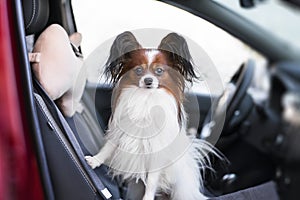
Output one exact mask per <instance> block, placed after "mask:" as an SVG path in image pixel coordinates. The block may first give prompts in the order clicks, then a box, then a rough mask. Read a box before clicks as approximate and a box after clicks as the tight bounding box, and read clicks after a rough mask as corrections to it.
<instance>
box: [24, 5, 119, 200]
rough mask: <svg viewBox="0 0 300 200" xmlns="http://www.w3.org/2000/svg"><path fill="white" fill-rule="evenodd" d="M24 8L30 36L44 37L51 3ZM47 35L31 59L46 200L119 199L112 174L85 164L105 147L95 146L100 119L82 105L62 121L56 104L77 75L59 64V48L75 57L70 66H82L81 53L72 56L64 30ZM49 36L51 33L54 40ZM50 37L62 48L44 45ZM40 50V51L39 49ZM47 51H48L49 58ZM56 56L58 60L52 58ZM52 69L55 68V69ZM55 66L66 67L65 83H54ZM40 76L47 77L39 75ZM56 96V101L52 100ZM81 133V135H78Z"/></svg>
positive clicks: (61, 71)
mask: <svg viewBox="0 0 300 200" xmlns="http://www.w3.org/2000/svg"><path fill="white" fill-rule="evenodd" d="M22 3H23V11H24V22H25V29H26V34H27V35H28V34H34V33H39V32H40V31H41V30H42V29H43V28H44V26H45V25H46V23H47V18H48V13H49V7H48V2H47V1H46V0H24V1H23V2H22ZM53 28H54V29H57V30H59V31H58V32H59V33H60V34H61V37H60V38H59V37H57V36H58V35H55V32H53V31H52V32H51V30H53ZM49 30H50V31H49ZM45 31H46V32H43V33H42V34H41V35H40V37H39V39H37V42H36V44H35V45H37V46H38V45H40V43H39V41H42V43H43V52H39V53H40V54H30V55H31V56H30V59H31V60H32V61H34V62H33V64H32V66H33V74H34V78H33V79H34V80H33V83H34V97H35V103H36V112H37V116H38V121H39V125H40V126H39V127H40V129H39V130H37V131H36V132H35V135H34V138H35V142H36V144H37V145H36V146H37V152H38V154H39V160H40V163H39V164H40V166H41V172H42V173H41V174H42V177H43V183H44V187H45V194H46V196H47V199H119V198H120V194H119V188H118V185H117V183H116V182H115V181H114V180H112V178H111V177H109V176H108V175H107V168H106V167H105V166H102V167H101V168H99V169H97V170H92V169H91V168H90V167H89V166H88V165H87V164H86V162H85V160H84V155H86V154H91V153H94V152H93V151H98V150H99V148H100V147H101V145H102V144H101V142H96V141H101V134H103V132H102V131H101V129H100V128H98V127H97V123H96V122H95V121H94V119H95V118H94V117H93V116H92V115H91V113H90V112H89V110H88V108H87V106H85V104H84V103H82V104H81V105H82V112H81V113H77V112H76V113H73V114H71V115H68V116H63V113H62V111H61V110H59V109H58V107H57V105H56V104H55V102H54V100H55V99H59V98H60V97H61V96H63V95H64V94H65V92H67V91H68V90H69V89H70V88H68V87H72V84H73V83H67V82H68V79H67V78H64V76H66V77H68V76H70V74H64V73H73V72H72V70H73V69H72V67H75V66H66V65H63V64H65V63H63V64H62V63H56V61H57V60H55V58H57V57H55V53H56V51H55V48H62V47H64V48H65V49H66V50H68V51H67V53H69V56H70V54H71V53H72V55H73V56H74V60H71V61H70V60H69V61H68V62H69V64H77V65H78V63H80V62H79V61H78V58H77V57H76V55H75V53H76V52H75V53H74V52H73V49H74V46H73V47H72V46H71V45H72V44H71V43H70V42H69V40H68V37H67V33H66V32H64V29H63V28H62V27H60V26H58V25H52V26H50V27H48V28H47V29H46V30H45ZM49 32H51V33H50V34H49ZM45 35H47V36H45ZM49 37H50V38H51V37H52V38H54V37H57V38H54V40H56V39H57V40H58V41H60V42H61V43H60V44H59V46H56V47H54V46H52V47H51V46H50V47H49V46H47V45H48V44H51V43H47V42H46V43H45V42H44V41H43V39H45V38H47V40H48V38H49ZM40 38H42V39H40ZM60 39H62V40H60ZM63 40H64V41H63ZM52 41H53V40H52ZM63 42H65V43H63ZM48 47H49V48H48ZM51 48H52V50H54V51H52V50H51ZM35 50H37V48H36V46H35V49H34V51H35ZM44 50H45V51H47V50H49V51H47V52H45V51H44ZM51 51H52V54H53V55H51ZM47 54H50V55H47ZM67 55H68V54H67ZM39 56H40V57H39ZM51 56H53V58H51ZM47 59H53V60H52V62H50V68H49V67H48V65H47V62H49V60H47ZM51 63H52V64H54V65H51ZM41 64H42V67H43V68H42V70H40V71H39V70H37V68H38V67H41ZM44 64H45V65H44ZM56 64H57V66H63V67H64V68H65V69H66V70H64V69H63V68H61V70H58V72H57V73H58V75H60V76H59V77H60V78H61V79H56V80H55V79H53V77H51V72H53V70H54V69H51V67H53V66H56ZM34 66H38V67H34ZM47 67H48V68H47ZM40 69H41V68H40ZM56 69H57V68H56ZM41 71H42V72H43V73H38V72H41ZM44 72H45V73H44ZM60 73H62V74H60ZM52 75H53V74H52ZM71 76H72V75H71ZM49 80H52V83H53V82H54V84H52V85H51V84H50V82H49ZM63 82H64V83H63ZM56 83H57V84H56ZM83 85H84V84H83ZM48 86H49V87H48ZM57 91H58V92H57ZM53 94H55V95H54V96H53ZM58 103H59V102H58ZM75 121H76V124H77V127H75V126H72V125H75V123H74V122H75ZM68 122H69V124H68ZM70 125H71V126H70ZM78 127H79V128H80V131H78ZM80 133H84V134H85V135H84V137H82V136H80ZM95 133H97V134H99V135H97V137H98V140H95V137H96V136H95ZM82 138H84V140H82ZM99 138H100V140H99Z"/></svg>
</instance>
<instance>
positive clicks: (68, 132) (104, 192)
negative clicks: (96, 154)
mask: <svg viewBox="0 0 300 200" xmlns="http://www.w3.org/2000/svg"><path fill="white" fill-rule="evenodd" d="M56 110H57V114H58V118H59V120H60V121H61V124H62V126H63V128H64V130H65V133H66V136H67V137H68V139H69V141H70V143H71V144H72V146H73V148H74V150H75V152H76V154H77V155H78V158H79V160H80V162H81V164H82V166H83V167H84V169H85V170H86V172H87V173H88V175H89V176H90V177H91V180H92V181H93V183H94V185H95V187H96V188H97V190H98V191H99V192H100V194H101V196H102V197H103V198H104V199H107V200H108V199H111V198H112V194H111V193H110V192H109V190H108V189H107V188H106V187H105V186H104V184H103V183H102V181H101V180H100V179H99V177H98V176H97V175H96V173H95V172H94V171H93V169H92V168H91V167H90V166H89V165H88V164H87V162H86V160H85V159H84V155H83V152H82V150H81V147H80V145H79V143H78V141H77V139H76V138H75V136H74V135H73V131H72V130H71V128H70V126H69V124H68V123H67V122H66V120H65V118H64V117H63V116H62V114H61V112H60V110H58V108H57V107H56Z"/></svg>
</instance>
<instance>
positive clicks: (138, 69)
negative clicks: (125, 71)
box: [135, 67, 143, 75]
mask: <svg viewBox="0 0 300 200" xmlns="http://www.w3.org/2000/svg"><path fill="white" fill-rule="evenodd" d="M135 73H136V74H137V75H142V73H143V68H142V67H137V68H136V69H135Z"/></svg>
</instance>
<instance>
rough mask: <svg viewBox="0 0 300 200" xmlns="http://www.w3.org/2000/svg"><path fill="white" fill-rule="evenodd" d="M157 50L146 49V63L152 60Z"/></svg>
mask: <svg viewBox="0 0 300 200" xmlns="http://www.w3.org/2000/svg"><path fill="white" fill-rule="evenodd" d="M158 52H159V51H157V50H150V51H146V55H147V58H148V64H151V63H152V62H153V61H154V58H155V56H156V55H157V54H158Z"/></svg>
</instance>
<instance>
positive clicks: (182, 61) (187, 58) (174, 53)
mask: <svg viewBox="0 0 300 200" xmlns="http://www.w3.org/2000/svg"><path fill="white" fill-rule="evenodd" d="M158 49H159V50H163V51H167V52H168V55H169V56H170V59H171V60H173V61H174V66H173V67H174V68H175V69H177V70H178V71H179V72H180V73H181V74H182V75H183V76H184V78H185V80H187V81H189V82H192V81H193V79H194V78H198V77H197V76H196V73H195V71H194V66H193V59H192V56H191V54H190V51H189V48H188V44H187V42H186V40H185V39H184V38H183V37H182V36H180V35H178V34H177V33H169V34H168V35H167V36H166V37H164V38H163V39H162V40H161V42H160V44H159V46H158Z"/></svg>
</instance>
